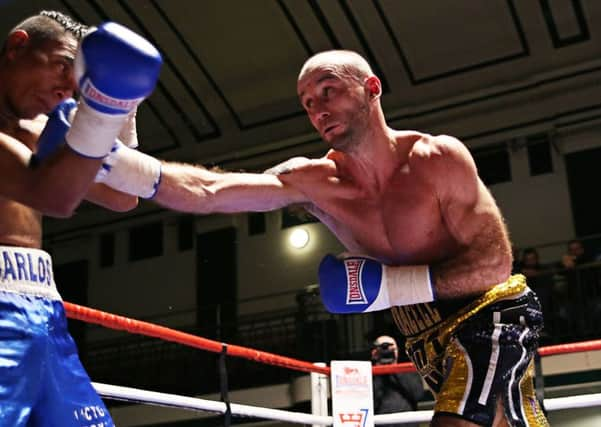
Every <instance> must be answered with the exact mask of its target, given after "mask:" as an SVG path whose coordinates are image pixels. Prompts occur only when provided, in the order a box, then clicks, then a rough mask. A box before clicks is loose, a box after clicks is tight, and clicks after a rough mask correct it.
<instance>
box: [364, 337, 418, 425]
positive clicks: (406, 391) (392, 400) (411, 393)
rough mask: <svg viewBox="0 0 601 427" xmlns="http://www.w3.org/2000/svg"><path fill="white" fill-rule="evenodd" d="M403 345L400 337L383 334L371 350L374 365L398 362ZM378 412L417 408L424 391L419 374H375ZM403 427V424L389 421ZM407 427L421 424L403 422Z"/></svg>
mask: <svg viewBox="0 0 601 427" xmlns="http://www.w3.org/2000/svg"><path fill="white" fill-rule="evenodd" d="M398 357H399V348H398V346H397V343H396V340H395V339H394V338H392V337H390V336H388V335H382V336H379V337H378V338H377V339H376V340H375V341H374V342H373V346H372V350H371V360H372V363H373V364H374V365H389V364H393V363H397V362H398ZM373 388H374V413H375V414H390V413H394V412H402V411H415V410H416V409H417V402H418V401H419V399H421V397H422V396H423V394H424V385H423V383H422V379H421V377H420V376H419V374H417V373H415V372H412V373H403V374H386V375H375V376H374V379H373ZM388 425H389V426H393V427H395V426H399V427H400V426H401V424H388ZM402 426H404V427H417V426H418V425H417V424H402Z"/></svg>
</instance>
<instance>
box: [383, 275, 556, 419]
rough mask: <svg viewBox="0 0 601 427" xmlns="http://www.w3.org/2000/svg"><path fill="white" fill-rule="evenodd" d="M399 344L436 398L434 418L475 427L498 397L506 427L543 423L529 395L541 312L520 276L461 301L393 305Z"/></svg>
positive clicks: (492, 412) (489, 415) (491, 415)
mask: <svg viewBox="0 0 601 427" xmlns="http://www.w3.org/2000/svg"><path fill="white" fill-rule="evenodd" d="M392 314H393V317H394V320H395V322H396V324H397V326H398V327H399V329H400V330H401V332H403V334H404V335H406V336H407V341H406V345H405V350H406V352H407V355H408V356H409V358H410V359H411V360H412V361H413V363H414V364H415V366H416V368H417V370H418V372H419V373H420V374H421V376H422V378H424V380H425V382H426V383H427V384H428V387H429V388H430V390H431V391H432V393H433V394H434V396H435V398H436V405H435V406H434V413H435V414H434V417H435V418H436V417H439V416H441V415H445V416H454V417H459V418H463V419H465V420H468V421H470V422H472V423H474V424H477V425H481V426H490V425H492V423H493V420H494V419H495V410H496V407H497V406H496V402H497V400H498V399H501V400H502V401H503V406H504V408H505V419H506V420H507V422H508V424H509V425H511V426H513V427H548V425H549V424H548V423H547V420H546V418H545V416H544V414H543V411H542V410H541V408H540V406H539V404H538V402H537V400H536V396H535V392H534V385H533V376H534V364H533V356H534V353H535V352H536V350H537V347H538V336H539V332H540V330H541V329H542V326H543V317H542V313H541V308H540V304H539V302H538V299H537V297H536V295H535V294H534V293H533V292H532V291H531V290H530V289H529V288H528V286H526V280H525V277H524V276H522V275H515V276H511V277H510V278H509V280H507V281H506V282H504V283H501V284H498V285H496V286H494V287H493V288H492V289H490V290H489V291H488V292H486V293H485V294H484V295H482V296H480V297H477V298H475V299H474V298H472V299H471V300H468V301H465V300H463V301H454V300H449V301H438V302H433V303H427V304H418V305H413V306H403V307H393V308H392Z"/></svg>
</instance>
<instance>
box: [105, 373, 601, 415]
mask: <svg viewBox="0 0 601 427" xmlns="http://www.w3.org/2000/svg"><path fill="white" fill-rule="evenodd" d="M93 385H94V388H95V389H96V391H97V392H98V394H99V395H100V396H102V397H104V398H107V399H115V400H122V401H127V402H136V403H146V404H150V405H156V406H165V407H169V408H180V409H188V410H192V411H203V412H215V413H221V414H223V413H225V411H226V405H225V403H223V402H218V401H213V400H205V399H199V398H195V397H187V396H179V395H176V394H169V393H159V392H155V391H148V390H140V389H136V388H131V387H122V386H116V385H110V384H103V383H93ZM600 403H601V393H594V394H584V395H580V396H570V397H556V398H551V399H545V409H546V410H547V411H559V410H562V409H572V408H587V407H592V406H598V405H599V404H600ZM231 411H232V415H235V416H243V417H253V418H263V419H269V420H276V421H288V422H293V423H299V424H320V425H332V424H333V419H332V416H324V415H311V414H305V413H302V412H293V411H284V410H281V409H270V408H263V407H258V406H251V405H240V404H236V403H232V404H231ZM433 414H434V412H433V411H431V410H430V411H413V412H399V413H396V414H379V415H374V423H375V424H382V425H384V424H395V423H416V422H426V421H430V420H431V419H432V416H433Z"/></svg>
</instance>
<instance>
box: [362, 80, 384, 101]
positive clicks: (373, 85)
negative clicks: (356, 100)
mask: <svg viewBox="0 0 601 427" xmlns="http://www.w3.org/2000/svg"><path fill="white" fill-rule="evenodd" d="M365 88H366V90H367V92H368V94H369V98H370V99H376V98H379V97H380V96H381V95H382V82H380V79H379V78H377V77H376V76H370V77H368V78H367V79H365Z"/></svg>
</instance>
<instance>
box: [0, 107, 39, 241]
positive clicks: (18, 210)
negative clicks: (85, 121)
mask: <svg viewBox="0 0 601 427" xmlns="http://www.w3.org/2000/svg"><path fill="white" fill-rule="evenodd" d="M45 122H46V117H45V116H40V117H39V118H37V119H34V120H21V121H20V128H19V129H17V130H6V129H0V133H4V134H6V135H8V136H11V137H13V138H15V139H18V140H20V141H21V142H23V143H24V144H25V145H26V146H27V147H28V148H29V149H31V150H33V149H34V147H35V145H36V143H37V138H38V136H39V134H40V132H41V129H42V128H43V126H44V124H45ZM0 218H1V219H0V245H13V246H24V247H30V248H40V247H41V245H42V215H41V214H40V213H39V212H37V211H36V210H35V209H32V208H30V207H29V206H25V205H23V204H21V203H18V202H15V201H13V200H8V199H6V198H4V197H1V196H0Z"/></svg>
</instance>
